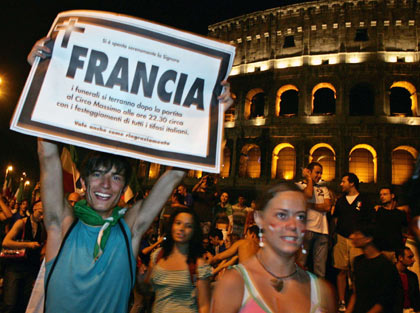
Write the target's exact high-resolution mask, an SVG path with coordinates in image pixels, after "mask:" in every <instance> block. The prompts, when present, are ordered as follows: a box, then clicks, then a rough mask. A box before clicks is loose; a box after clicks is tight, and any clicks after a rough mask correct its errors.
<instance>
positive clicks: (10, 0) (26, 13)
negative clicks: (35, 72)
mask: <svg viewBox="0 0 420 313" xmlns="http://www.w3.org/2000/svg"><path fill="white" fill-rule="evenodd" d="M236 2H237V1H207V0H200V1H183V0H176V1H174V0H166V1H158V0H141V1H136V0H118V1H116V0H113V1H110V0H107V1H99V0H85V1H75V0H73V1H59V0H56V1H40V0H32V1H26V0H23V1H21V0H18V1H16V0H2V1H1V4H0V27H1V29H0V34H1V41H2V44H1V49H0V50H1V52H0V76H1V78H2V80H3V83H2V84H1V85H0V110H1V111H0V112H1V113H0V138H1V149H2V150H1V155H0V175H2V174H1V173H4V172H5V170H6V167H7V165H8V164H12V165H13V166H14V167H15V169H16V172H19V173H20V172H22V171H26V172H27V173H28V178H29V179H31V180H32V181H33V180H34V179H37V178H38V176H39V170H38V161H37V156H36V140H35V138H34V137H29V136H25V135H21V134H18V133H15V132H12V131H10V130H9V122H10V119H11V116H12V114H13V111H14V108H15V106H16V103H17V101H18V99H19V95H20V92H21V91H22V88H23V85H24V83H25V80H26V77H27V75H28V73H29V70H30V66H29V65H28V63H27V62H26V56H27V54H28V53H29V51H30V50H31V47H32V46H33V44H34V43H35V42H36V41H37V40H38V39H40V38H42V37H43V36H45V35H46V34H47V32H48V30H49V28H50V26H51V24H52V23H53V21H54V19H55V17H56V16H57V14H58V13H59V12H62V11H67V10H76V9H90V10H101V11H110V12H117V13H122V14H127V15H131V16H135V17H140V18H143V19H147V20H151V21H155V22H158V23H161V24H164V25H168V26H172V27H176V28H179V29H183V30H187V31H191V32H194V33H198V34H202V35H206V34H207V26H208V25H210V24H214V23H217V22H220V21H223V20H226V19H229V18H233V17H236V16H240V15H243V14H247V13H251V12H255V11H260V10H265V9H269V8H274V7H279V6H283V5H288V4H292V3H296V2H301V1H293V0H289V1H267V0H266V1H254V3H253V4H246V1H240V2H239V1H238V2H237V3H236ZM307 2H309V1H307ZM2 181H3V179H0V183H2Z"/></svg>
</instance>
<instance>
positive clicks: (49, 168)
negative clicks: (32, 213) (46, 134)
mask: <svg viewBox="0 0 420 313" xmlns="http://www.w3.org/2000/svg"><path fill="white" fill-rule="evenodd" d="M38 157H39V164H40V170H41V197H42V203H43V204H44V223H45V226H46V228H47V231H48V232H50V231H54V232H57V235H58V234H60V235H61V233H62V222H63V220H64V217H65V216H66V215H68V214H69V212H68V211H69V209H68V208H67V206H66V205H65V202H64V196H63V173H62V168H61V161H60V157H59V154H58V147H57V145H56V144H54V143H52V142H49V141H45V140H43V139H38ZM49 237H50V236H49ZM59 237H61V236H59Z"/></svg>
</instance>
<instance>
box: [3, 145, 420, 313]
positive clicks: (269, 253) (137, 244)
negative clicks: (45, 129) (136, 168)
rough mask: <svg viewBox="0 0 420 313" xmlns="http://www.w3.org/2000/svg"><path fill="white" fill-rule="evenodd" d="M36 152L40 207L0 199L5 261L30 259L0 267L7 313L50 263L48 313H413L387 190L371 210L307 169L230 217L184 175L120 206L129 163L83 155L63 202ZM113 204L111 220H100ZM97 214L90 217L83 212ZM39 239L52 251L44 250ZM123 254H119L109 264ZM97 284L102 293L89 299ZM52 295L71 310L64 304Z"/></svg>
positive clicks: (417, 305)
mask: <svg viewBox="0 0 420 313" xmlns="http://www.w3.org/2000/svg"><path fill="white" fill-rule="evenodd" d="M39 146H40V149H39V154H40V161H41V171H42V178H41V189H42V193H41V194H40V193H39V192H35V193H34V195H33V197H32V199H25V200H23V201H21V202H20V203H17V202H16V201H15V199H6V198H1V199H0V208H1V211H0V221H1V226H2V228H1V236H2V238H3V240H2V245H3V246H2V248H3V249H2V253H3V252H4V251H6V250H5V249H9V251H12V252H13V253H16V251H21V250H25V253H26V255H25V256H24V257H23V258H21V257H20V256H17V255H16V256H6V257H1V272H0V273H1V277H2V281H3V288H2V290H3V303H2V312H25V309H26V305H27V303H28V301H29V297H30V294H31V290H32V287H33V285H34V282H35V279H36V277H37V274H38V271H39V268H40V265H41V261H42V260H43V259H44V258H45V257H46V273H47V274H46V279H45V280H46V286H45V287H46V295H47V294H48V298H46V300H45V301H46V302H45V303H46V309H47V311H50V312H57V311H60V312H61V311H62V310H64V311H63V312H75V311H80V310H81V308H83V311H86V312H98V310H99V311H101V312H128V311H130V313H138V312H173V311H176V310H178V311H180V312H337V311H338V312H402V311H403V309H404V310H405V312H417V311H420V295H419V283H418V281H419V280H418V275H419V273H418V270H417V271H414V272H413V271H411V270H410V268H412V266H413V264H414V263H415V261H416V260H415V255H416V248H415V246H414V245H413V244H410V242H414V239H413V238H412V235H411V234H410V232H409V228H408V226H409V219H410V214H409V212H410V211H409V209H408V207H407V206H399V205H398V202H397V199H396V195H395V193H394V191H393V189H392V188H391V187H388V186H386V187H381V188H380V189H379V192H378V204H376V205H375V203H374V201H371V200H372V199H370V198H369V197H367V196H366V195H363V194H361V193H359V181H358V178H357V176H356V175H355V174H353V173H346V174H345V175H343V177H342V179H341V184H340V186H341V192H340V193H339V192H335V191H333V190H330V189H329V188H327V187H326V185H325V183H324V182H323V181H322V165H321V164H320V163H317V162H312V163H310V164H308V165H307V167H306V168H305V169H304V170H303V172H302V176H303V179H302V180H301V181H298V182H296V183H293V184H291V183H284V184H280V185H277V186H272V187H270V188H268V189H267V190H265V191H264V192H261V194H260V195H258V197H257V198H256V199H246V197H245V196H244V195H242V194H238V197H237V203H236V204H233V205H232V204H230V201H229V198H230V195H229V193H228V192H227V191H225V190H220V188H219V186H218V183H217V176H216V175H205V176H203V177H202V178H201V179H200V180H199V181H198V183H197V184H196V185H195V186H193V187H192V188H191V192H190V190H189V188H188V187H187V186H186V185H185V184H183V183H182V181H181V180H182V177H183V175H184V173H183V171H175V170H173V171H169V172H168V173H166V174H165V175H164V176H163V177H162V178H161V179H160V180H159V181H158V182H157V183H156V185H155V186H154V188H153V189H152V190H150V191H147V192H146V193H145V194H144V196H143V199H142V200H140V201H138V202H136V203H134V202H133V203H124V202H123V200H122V198H121V191H122V190H123V187H124V186H126V182H125V181H126V179H125V177H126V175H130V168H129V164H128V163H127V162H126V160H125V159H124V158H121V157H116V156H109V155H104V154H100V153H94V154H92V155H89V157H88V158H87V162H86V163H85V164H84V165H83V166H84V172H83V173H84V174H83V177H84V179H83V184H84V187H85V194H84V195H80V194H78V193H71V194H69V195H65V196H64V195H62V192H60V191H59V190H58V189H60V188H61V187H60V186H58V188H55V190H50V189H54V187H52V186H51V185H48V184H49V183H53V182H55V181H56V180H57V179H58V180H59V179H60V178H61V176H60V172H55V170H56V168H55V169H54V167H53V166H51V165H54V164H55V165H56V166H58V167H60V164H59V159H56V160H55V159H54V158H53V157H52V156H54V155H55V157H57V156H58V151H57V147H56V145H55V144H52V143H49V142H44V141H40V142H39ZM48 155H49V156H50V157H47V156H48ZM47 160H48V162H49V163H48V164H49V167H48V169H46V168H43V166H44V165H46V164H47V163H44V162H43V161H45V162H46V161H47ZM50 162H52V163H50ZM171 172H173V173H172V174H171ZM57 173H58V174H57ZM170 175H172V177H171V176H170ZM55 185H57V184H55ZM43 186H49V188H48V190H45V189H44V188H43ZM156 188H158V189H156ZM157 190H158V191H157ZM51 191H53V192H51ZM162 192H163V193H166V194H167V195H168V196H167V198H168V200H167V201H166V198H162ZM41 195H42V196H41ZM60 196H64V198H65V201H64V202H62V207H61V208H58V209H60V210H59V211H58V213H60V215H59V216H54V214H51V213H49V212H46V214H45V219H44V206H48V205H49V203H51V201H52V200H53V201H54V203H56V202H55V201H58V199H57V198H56V197H60ZM51 198H52V199H51ZM41 200H43V201H41ZM150 200H153V201H152V202H151V201H150ZM109 201H111V203H112V206H114V202H115V204H116V206H115V207H114V208H113V210H112V212H111V214H108V215H103V214H102V213H103V212H108V211H109V207H108V204H109ZM92 203H93V204H94V205H95V207H96V208H97V211H96V212H97V213H98V214H97V215H96V216H91V215H93V214H92V213H91V212H90V211H89V206H92ZM248 204H249V206H248ZM145 205H146V206H148V207H146V210H147V211H143V210H142V207H143V209H144V206H145ZM54 209H57V204H56V205H55V208H54ZM136 209H137V210H138V213H137V215H131V214H130V213H131V212H135V210H136ZM47 210H48V209H47ZM126 210H127V213H126V212H125V211H126ZM121 211H124V212H121ZM203 212H204V213H203ZM55 214H56V215H57V213H55ZM138 215H141V216H142V220H141V221H140V220H138V219H137V220H136V219H135V218H134V217H136V216H138ZM130 216H133V221H131V222H130ZM98 217H100V219H99V221H95V219H97V218H98ZM57 220H61V225H60V227H58V226H57V225H55V224H54V222H55V223H57ZM79 220H80V221H79ZM146 220H147V221H146ZM104 221H105V222H109V225H108V226H107V227H103V225H104V224H105V223H104ZM136 223H137V224H136ZM143 223H144V224H143ZM63 224H65V226H64V230H63ZM115 225H119V227H113V226H115ZM129 225H132V226H134V225H135V226H136V228H134V229H138V231H137V232H136V231H133V228H132V226H131V227H130V226H129ZM106 228H108V229H110V230H111V231H110V233H108V234H106V233H105V230H106ZM47 233H48V236H49V238H53V239H49V240H48V241H47ZM143 233H144V235H143ZM51 234H52V235H51ZM110 234H112V236H110ZM133 234H134V235H133ZM130 235H131V236H130ZM51 236H55V237H51ZM85 237H87V238H85ZM99 237H102V238H101V239H99V241H98V238H99ZM105 237H106V238H105ZM60 238H61V240H60ZM108 238H109V239H108ZM104 240H106V242H105V244H106V248H105V244H104V243H102V242H103V241H104ZM51 241H53V243H52V244H51ZM48 242H49V243H50V244H49V245H48V244H47V243H48ZM98 242H99V243H98ZM64 243H65V245H64ZM93 243H95V244H93ZM51 246H52V247H51ZM63 246H64V247H65V248H64V249H63ZM60 247H61V248H60ZM121 247H123V248H121ZM48 249H49V253H50V256H49V257H48V251H47V250H48ZM113 249H114V250H115V251H112V250H113ZM119 249H123V251H124V250H125V251H126V252H124V253H123V254H122V255H121V251H120V252H119V253H120V255H119V256H118V257H117V256H116V254H115V253H116V251H117V250H119ZM46 252H47V255H46ZM51 254H53V256H51ZM75 255H77V257H75ZM124 255H126V256H124ZM116 259H118V262H115V260H116ZM82 260H89V261H87V262H86V264H83V261H82ZM111 260H113V262H111ZM331 260H332V261H331ZM111 263H113V265H111ZM113 267H115V268H113ZM105 268H106V275H105V272H104V269H105ZM121 268H126V269H127V270H126V273H125V274H122V272H121V270H120V269H121ZM53 272H54V275H52V273H53ZM66 272H67V273H68V274H66ZM332 272H333V273H335V274H334V275H328V273H332ZM75 273H77V275H76V278H75V276H74V275H75ZM98 275H105V276H106V278H100V279H98V277H97V276H98ZM124 276H125V277H124ZM98 280H99V281H100V284H101V289H102V290H103V291H102V293H101V292H100V291H98V290H97V289H94V288H92V287H91V284H92V282H94V281H98ZM63 281H66V282H67V283H66V284H65V285H64V286H60V285H63V284H62V282H63ZM102 284H105V285H108V287H109V288H111V286H112V290H115V291H114V292H113V293H114V294H113V295H112V300H110V301H103V302H101V303H92V302H91V301H86V302H84V301H82V302H80V301H74V299H80V297H82V298H83V299H89V296H88V294H89V292H90V297H91V298H92V299H95V298H97V297H98V296H97V294H98V292H99V293H100V294H102V297H104V298H105V299H106V298H108V297H109V295H107V293H108V292H109V289H108V288H105V287H102ZM69 285H71V286H72V287H73V288H74V291H72V292H69V291H68V286H69ZM117 285H118V286H117ZM50 286H54V287H53V288H51V287H50ZM133 286H134V288H133ZM60 288H66V289H65V290H66V295H68V299H66V300H63V299H62V298H60V296H59V295H60V293H61V292H63V290H64V289H62V290H61V291H60ZM131 290H132V296H131V297H130V292H131ZM82 294H83V296H82ZM226 295H229V297H226ZM59 298H60V299H61V300H60V301H57V300H54V299H59ZM111 305H112V306H113V307H112V308H110V306H111ZM64 307H65V309H64ZM98 308H99V309H98ZM375 310H376V311H375Z"/></svg>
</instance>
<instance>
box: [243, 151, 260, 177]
mask: <svg viewBox="0 0 420 313" xmlns="http://www.w3.org/2000/svg"><path fill="white" fill-rule="evenodd" d="M260 176H261V149H260V147H259V146H258V145H256V144H246V145H244V146H243V147H242V149H241V156H240V157H239V177H250V178H259V177H260Z"/></svg>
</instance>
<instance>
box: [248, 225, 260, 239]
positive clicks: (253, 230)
mask: <svg viewBox="0 0 420 313" xmlns="http://www.w3.org/2000/svg"><path fill="white" fill-rule="evenodd" d="M259 231H260V229H259V227H258V226H257V225H252V226H249V227H248V232H249V233H250V234H254V235H255V236H257V237H258V232H259Z"/></svg>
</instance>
